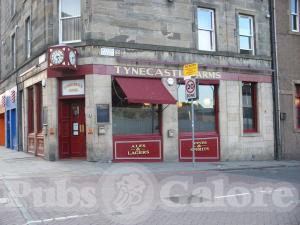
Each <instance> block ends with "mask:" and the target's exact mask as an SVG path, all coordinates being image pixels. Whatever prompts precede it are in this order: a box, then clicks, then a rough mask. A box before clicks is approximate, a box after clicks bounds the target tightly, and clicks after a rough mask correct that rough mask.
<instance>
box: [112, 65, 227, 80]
mask: <svg viewBox="0 0 300 225" xmlns="http://www.w3.org/2000/svg"><path fill="white" fill-rule="evenodd" d="M109 69H113V71H109V72H110V73H111V74H112V75H120V76H144V77H174V78H182V77H183V71H182V70H180V69H162V68H153V67H136V66H113V67H112V68H109ZM198 78H200V79H212V80H221V79H222V73H221V72H213V71H201V70H199V73H198Z"/></svg>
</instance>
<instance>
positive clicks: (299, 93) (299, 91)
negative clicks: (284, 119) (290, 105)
mask: <svg viewBox="0 0 300 225" xmlns="http://www.w3.org/2000/svg"><path fill="white" fill-rule="evenodd" d="M295 106H296V128H297V129H300V84H297V85H296V96H295Z"/></svg>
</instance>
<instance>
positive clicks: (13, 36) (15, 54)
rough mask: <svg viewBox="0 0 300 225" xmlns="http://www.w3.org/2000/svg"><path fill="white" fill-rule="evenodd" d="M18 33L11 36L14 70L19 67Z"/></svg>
mask: <svg viewBox="0 0 300 225" xmlns="http://www.w3.org/2000/svg"><path fill="white" fill-rule="evenodd" d="M16 43H17V42H16V33H13V34H12V35H11V53H12V66H13V69H16V67H17V46H16Z"/></svg>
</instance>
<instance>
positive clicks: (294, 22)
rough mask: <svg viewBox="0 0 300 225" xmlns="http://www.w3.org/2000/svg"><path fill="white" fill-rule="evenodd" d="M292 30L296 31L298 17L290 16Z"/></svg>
mask: <svg viewBox="0 0 300 225" xmlns="http://www.w3.org/2000/svg"><path fill="white" fill-rule="evenodd" d="M292 29H293V30H298V16H296V15H292Z"/></svg>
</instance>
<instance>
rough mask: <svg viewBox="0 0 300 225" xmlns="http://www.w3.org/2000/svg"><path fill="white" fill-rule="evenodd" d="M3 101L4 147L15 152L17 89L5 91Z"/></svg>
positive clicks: (16, 144)
mask: <svg viewBox="0 0 300 225" xmlns="http://www.w3.org/2000/svg"><path fill="white" fill-rule="evenodd" d="M5 99H6V103H5V123H6V124H5V127H6V147H7V148H10V149H14V150H17V149H18V137H17V87H14V88H12V89H10V90H8V91H6V92H5Z"/></svg>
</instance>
